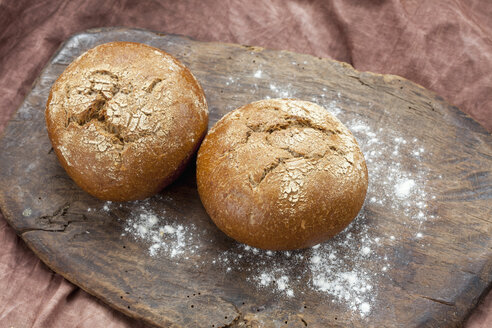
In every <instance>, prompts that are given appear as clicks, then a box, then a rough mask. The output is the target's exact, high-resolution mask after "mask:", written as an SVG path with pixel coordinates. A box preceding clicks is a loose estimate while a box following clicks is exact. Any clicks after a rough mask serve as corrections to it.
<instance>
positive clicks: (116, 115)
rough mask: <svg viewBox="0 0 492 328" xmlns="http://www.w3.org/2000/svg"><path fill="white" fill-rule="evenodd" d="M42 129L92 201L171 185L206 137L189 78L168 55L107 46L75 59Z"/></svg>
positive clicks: (203, 111)
mask: <svg viewBox="0 0 492 328" xmlns="http://www.w3.org/2000/svg"><path fill="white" fill-rule="evenodd" d="M46 124H47V128H48V134H49V137H50V139H51V142H52V145H53V149H54V151H55V154H56V155H57V157H58V159H59V160H60V163H61V165H62V166H63V168H64V169H65V170H66V171H67V173H68V174H69V176H70V177H71V178H72V179H73V180H74V181H75V182H76V183H77V184H78V185H79V186H80V187H81V188H82V189H84V190H85V191H87V192H88V193H90V194H92V195H93V196H95V197H97V198H100V199H104V200H111V201H128V200H136V199H143V198H146V197H149V196H151V195H152V194H155V193H157V192H158V191H160V190H161V189H162V188H164V187H165V186H166V185H168V184H170V183H171V182H172V181H173V180H174V179H175V178H176V177H177V176H178V175H179V174H180V173H181V171H182V170H183V169H184V167H185V166H186V163H187V162H188V161H189V159H190V158H191V157H192V155H193V153H194V152H195V151H196V149H197V148H198V146H199V144H200V142H201V140H202V138H203V136H204V135H205V133H206V131H207V125H208V109H207V103H206V99H205V95H204V92H203V89H202V87H201V86H200V84H199V83H198V81H197V80H196V78H195V77H194V76H193V74H192V73H191V72H190V71H189V69H188V68H186V67H185V66H184V65H183V64H182V63H181V62H179V61H178V60H177V59H176V58H174V57H173V56H171V55H169V54H168V53H166V52H164V51H162V50H160V49H157V48H154V47H151V46H148V45H145V44H140V43H132V42H111V43H106V44H102V45H99V46H97V47H95V48H92V49H90V50H89V51H87V52H86V53H84V54H82V55H81V56H80V57H78V58H77V59H75V60H74V61H73V62H72V63H71V64H70V65H69V66H68V67H67V68H66V69H65V71H64V72H63V73H62V74H61V75H60V76H59V78H58V79H57V80H56V81H55V83H54V85H53V87H52V88H51V91H50V94H49V98H48V101H47V105H46Z"/></svg>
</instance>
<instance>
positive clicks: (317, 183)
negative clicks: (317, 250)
mask: <svg viewBox="0 0 492 328" xmlns="http://www.w3.org/2000/svg"><path fill="white" fill-rule="evenodd" d="M367 182H368V180H367V167H366V163H365V160H364V156H363V154H362V153H361V151H360V149H359V146H358V145H357V142H356V140H355V138H354V137H353V135H352V134H351V133H350V131H349V130H348V129H347V128H346V127H345V126H344V125H343V124H342V123H341V122H340V121H339V120H338V119H337V118H335V117H334V116H333V115H331V114H330V113H329V112H328V111H326V110H325V109H323V108H321V107H319V106H318V105H315V104H313V103H310V102H306V101H300V100H293V99H272V100H261V101H257V102H254V103H251V104H249V105H246V106H243V107H240V108H238V109H236V110H234V111H232V112H230V113H228V114H227V115H226V116H224V117H223V118H222V119H221V120H219V121H218V122H217V124H216V125H215V126H214V127H213V128H212V130H211V131H210V132H209V133H208V135H207V136H206V137H205V139H204V141H203V143H202V145H201V146H200V149H199V151H198V158H197V185H198V192H199V194H200V198H201V200H202V203H203V205H204V206H205V209H206V210H207V213H208V214H209V215H210V217H211V218H212V220H213V221H214V222H215V223H216V225H217V226H218V227H219V228H220V229H221V230H222V231H224V232H225V233H226V234H227V235H229V236H230V237H232V238H234V239H236V240H238V241H240V242H242V243H245V244H248V245H251V246H254V247H258V248H264V249H272V250H286V249H296V248H304V247H309V246H313V245H315V244H318V243H320V242H322V241H324V240H326V239H328V238H330V237H332V236H334V235H335V234H337V233H338V232H340V231H341V230H343V229H344V228H345V227H346V226H347V225H348V224H349V223H350V222H351V221H352V220H353V218H354V217H355V216H356V215H357V213H358V212H359V210H360V208H361V207H362V204H363V202H364V198H365V195H366V191H367Z"/></svg>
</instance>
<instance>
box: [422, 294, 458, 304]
mask: <svg viewBox="0 0 492 328" xmlns="http://www.w3.org/2000/svg"><path fill="white" fill-rule="evenodd" d="M420 297H422V298H425V299H426V300H429V301H431V302H435V303H439V304H443V305H446V306H456V304H454V303H453V302H448V301H445V300H440V299H437V298H432V297H428V296H422V295H421V296H420Z"/></svg>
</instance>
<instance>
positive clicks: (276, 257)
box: [103, 63, 435, 317]
mask: <svg viewBox="0 0 492 328" xmlns="http://www.w3.org/2000/svg"><path fill="white" fill-rule="evenodd" d="M294 64H296V63H293V65H294ZM261 76H262V71H261V70H257V71H256V72H255V73H254V77H256V78H260V77H261ZM226 85H239V82H238V81H237V80H235V79H234V78H229V79H228V80H227V81H226ZM254 87H256V86H254ZM268 88H269V91H270V93H269V94H265V95H261V96H262V97H263V98H270V97H271V98H278V97H295V96H296V90H295V89H294V88H293V86H292V85H291V84H287V85H284V86H281V85H279V84H275V83H269V84H268ZM256 90H258V88H257V87H256ZM323 92H324V93H323V94H322V95H319V96H316V97H313V101H314V102H317V103H318V104H320V105H321V106H323V107H325V108H326V109H327V110H329V111H330V112H332V113H334V114H335V115H337V116H338V117H339V119H341V120H342V122H344V123H345V124H346V125H347V126H348V128H349V129H350V130H351V131H352V133H353V134H354V135H355V137H356V139H357V141H358V143H359V145H360V147H361V149H362V151H363V153H364V156H365V158H366V162H367V166H368V171H369V188H368V192H367V197H366V202H365V204H364V207H363V209H362V210H361V212H360V213H359V215H358V217H357V218H356V219H355V220H354V221H353V222H352V223H351V224H350V225H349V226H348V227H347V228H346V229H345V230H344V231H343V232H341V233H340V234H338V235H337V236H335V237H334V238H332V239H331V240H329V241H327V242H325V243H323V244H320V245H316V246H315V247H312V248H310V249H307V250H299V251H289V252H272V251H263V250H259V249H256V248H253V247H250V246H247V245H242V244H233V245H232V246H231V247H230V249H227V250H217V249H216V247H213V246H214V245H213V244H210V245H203V244H196V243H194V242H193V240H195V241H196V240H198V239H201V238H197V237H194V236H197V235H199V234H205V233H206V232H205V231H199V230H197V228H196V227H195V226H194V225H193V224H186V225H185V224H184V223H180V222H181V220H180V218H176V217H172V216H170V215H168V214H167V213H165V212H162V213H155V212H154V211H153V210H152V206H150V204H149V203H146V201H143V202H135V203H134V204H133V207H132V210H131V213H130V215H129V218H128V219H127V220H126V222H125V224H124V232H123V233H122V236H123V238H135V239H137V240H140V241H142V242H143V243H145V244H146V245H148V254H149V255H150V256H160V257H167V258H170V259H171V258H172V259H173V260H174V261H175V260H180V261H186V260H189V258H190V256H191V255H192V254H194V253H196V254H204V253H206V252H212V253H209V254H208V255H210V254H212V256H202V259H203V258H212V260H210V263H208V262H205V261H204V262H201V264H200V265H202V266H204V267H206V266H214V267H216V266H219V267H221V268H222V269H223V272H224V274H225V275H235V274H237V273H238V271H237V270H238V269H237V268H243V270H245V271H246V272H242V273H243V274H246V280H247V281H248V282H249V283H251V285H252V286H254V288H258V289H261V290H264V291H265V292H266V293H272V295H276V296H283V297H286V298H291V297H296V298H297V297H298V298H303V297H308V296H309V294H310V293H316V294H318V295H324V296H325V297H326V301H327V302H336V303H339V304H342V305H344V306H346V308H347V309H349V310H350V311H352V312H353V313H354V314H357V315H359V316H360V317H367V316H370V315H371V313H372V311H373V310H374V309H375V308H377V302H378V283H379V282H381V280H382V279H388V278H390V277H391V265H390V263H391V260H392V258H391V256H392V254H393V253H392V252H391V249H387V248H386V247H388V246H387V245H392V244H395V243H397V242H398V241H397V238H396V237H395V236H394V235H385V234H384V233H383V232H378V228H377V225H378V218H377V217H376V214H374V213H377V212H378V211H377V208H384V209H386V210H387V209H390V210H391V214H392V215H395V216H398V217H399V220H400V221H399V222H401V223H402V224H403V225H405V226H406V228H407V229H410V230H411V229H414V230H415V234H414V237H413V239H415V237H416V239H419V240H420V239H421V238H422V237H423V234H422V233H421V232H420V231H421V230H422V229H423V227H422V224H423V223H424V222H425V221H426V220H427V219H432V218H434V216H433V215H432V214H431V211H429V209H428V208H427V199H428V198H430V197H428V196H427V192H426V181H427V176H428V174H429V172H428V170H427V169H426V168H425V167H423V165H420V163H421V159H422V158H423V157H424V156H427V155H428V154H427V153H426V152H425V149H424V147H422V145H421V144H420V142H419V140H418V139H417V138H414V137H412V138H410V139H406V138H405V137H404V136H403V135H402V134H401V133H400V132H399V131H392V130H389V129H387V128H376V129H375V128H373V127H371V125H370V124H369V123H368V122H366V121H365V120H364V118H363V117H361V116H358V114H354V113H353V112H352V113H346V112H345V111H343V110H342V109H341V108H339V106H338V105H337V100H338V99H340V98H341V97H342V95H341V93H340V92H338V93H336V94H328V90H327V89H326V88H323ZM356 105H357V104H356ZM366 105H367V106H371V104H366ZM230 109H232V108H230ZM400 154H410V155H411V156H413V158H414V161H413V163H410V164H409V163H403V162H402V161H400V158H401V156H400ZM432 198H435V197H434V196H433V197H432ZM115 206H116V205H115V204H111V203H105V204H104V205H103V210H105V211H109V210H111V208H113V207H115ZM120 206H121V205H120ZM367 209H371V210H370V211H368V210H367ZM400 238H403V237H400V236H398V240H399V239H400ZM381 254H383V255H381ZM292 268H296V270H293V269H292ZM294 272H296V273H294ZM299 272H301V274H299Z"/></svg>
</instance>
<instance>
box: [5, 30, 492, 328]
mask: <svg viewBox="0 0 492 328" xmlns="http://www.w3.org/2000/svg"><path fill="white" fill-rule="evenodd" d="M115 40H124V41H135V42H143V43H147V44H150V45H152V46H154V47H158V48H161V49H163V50H165V51H167V52H169V53H171V54H173V55H174V56H176V57H177V58H179V59H180V60H182V61H183V62H184V63H185V64H186V65H187V66H188V67H189V68H190V69H191V70H192V72H193V73H194V74H195V76H196V77H197V78H198V80H199V81H200V82H201V84H202V86H203V87H204V90H205V93H206V96H207V100H208V103H209V109H210V126H212V125H213V124H214V123H215V122H216V121H217V120H218V119H219V118H220V117H222V116H223V115H224V114H225V113H227V112H228V111H230V110H232V109H234V108H236V107H238V106H240V105H243V104H246V103H250V102H252V101H255V100H259V99H263V98H268V97H271V98H273V97H296V98H301V99H304V100H309V101H313V102H316V103H318V104H320V105H322V106H324V107H325V108H327V109H328V110H330V111H332V112H334V113H336V114H337V116H338V117H339V118H340V119H341V120H342V121H343V122H344V123H346V124H347V126H348V127H349V128H350V129H351V130H352V131H353V132H354V135H355V136H356V138H357V139H358V140H359V143H360V144H361V148H362V149H363V151H364V153H365V155H366V159H367V161H368V166H369V175H370V188H369V192H368V196H367V200H366V204H365V206H364V208H363V210H362V212H361V214H360V216H359V217H358V218H357V219H356V220H355V222H354V223H353V224H352V225H351V226H350V227H349V228H347V230H345V231H344V232H342V233H341V234H340V235H338V236H337V237H336V238H335V239H333V240H330V241H328V242H327V243H325V244H323V245H321V246H320V247H318V248H315V249H309V250H302V251H296V252H289V253H285V252H275V253H267V252H264V251H258V250H254V249H253V250H252V249H249V248H247V247H244V246H242V245H239V244H237V243H235V242H234V241H232V240H230V239H229V238H227V237H226V236H225V235H224V234H222V233H221V232H220V231H219V230H217V229H216V228H215V226H214V225H213V224H212V223H211V221H210V219H209V218H208V216H207V215H206V213H205V211H204V209H203V207H202V205H201V203H200V200H199V198H198V195H197V191H196V187H195V182H194V167H190V168H189V169H188V170H187V171H186V172H185V174H184V175H183V176H182V177H181V178H180V179H179V180H178V181H177V182H176V183H174V184H173V185H172V186H170V187H169V188H167V189H166V190H164V191H163V192H162V193H161V194H160V195H157V196H155V197H153V198H151V199H149V200H147V201H145V202H133V203H123V204H114V203H113V204H109V203H104V202H102V201H99V200H97V199H94V198H92V197H90V196H89V195H87V194H86V193H84V192H83V191H81V190H80V189H79V188H78V187H77V186H76V185H75V184H74V183H73V182H72V181H71V179H70V178H69V177H68V176H67V175H66V173H65V172H64V170H63V169H62V168H61V167H60V165H59V163H58V161H57V159H56V157H55V155H54V153H53V151H52V149H51V145H50V142H49V140H48V137H47V133H46V127H45V123H44V106H45V102H46V99H47V96H48V92H49V89H50V87H51V85H52V83H53V82H54V80H55V79H56V78H57V76H58V75H59V74H60V73H61V72H62V71H63V70H64V68H65V67H66V66H67V65H68V64H69V63H70V62H71V61H72V60H73V59H74V58H76V57H77V56H78V55H80V54H81V53H82V52H84V51H86V50H87V49H89V48H92V47H94V46H96V45H98V44H101V43H105V42H109V41H115ZM0 154H1V155H0V156H1V161H0V189H1V191H0V205H1V209H2V212H3V214H4V215H5V217H6V219H7V220H8V222H9V223H10V224H11V225H12V226H13V227H14V229H15V230H16V231H17V233H18V234H19V235H20V236H21V237H22V238H23V239H24V240H25V241H26V243H27V244H28V245H29V247H30V248H31V249H32V250H33V251H34V252H35V253H36V254H37V255H38V256H39V257H40V258H41V259H42V260H43V262H45V263H46V264H47V265H48V266H49V267H50V268H51V269H53V270H54V271H56V272H58V273H60V274H61V275H63V276H64V277H65V278H67V279H68V280H70V281H71V282H73V283H74V284H76V285H78V286H80V287H81V288H83V289H84V290H86V291H87V292H89V293H90V294H93V295H95V296H96V297H98V298H100V299H101V300H103V301H104V302H106V303H108V304H109V305H110V306H112V307H114V308H116V309H118V310H120V311H121V312H124V313H126V314H127V315H129V316H132V317H134V318H139V319H142V320H145V321H146V322H148V323H151V324H154V325H156V326H160V327H169V326H172V327H223V326H227V327H246V326H251V327H284V326H285V327H306V326H308V327H328V326H334V327H336V326H339V327H347V326H354V327H368V326H369V327H397V326H398V327H415V326H422V327H453V326H460V325H461V324H462V323H463V321H464V320H465V319H466V317H467V315H468V314H469V313H470V311H471V310H472V309H473V308H474V307H475V306H476V304H477V302H478V300H479V299H480V297H481V296H482V295H484V294H485V293H486V291H487V290H488V288H489V287H490V283H491V281H492V250H491V246H492V241H491V227H492V215H491V214H492V210H491V203H492V177H491V168H492V137H491V136H490V135H489V134H488V133H487V132H486V131H485V130H484V129H483V128H481V127H480V126H479V125H478V124H477V123H476V122H474V121H473V120H472V119H470V118H469V117H467V116H466V115H465V114H463V113H462V112H460V111H459V110H458V108H456V107H453V106H451V105H449V104H447V103H446V102H445V101H444V100H443V99H442V98H441V97H439V96H437V95H435V94H433V93H432V92H430V91H427V90H425V89H424V88H422V87H420V86H418V85H416V84H414V83H412V82H410V81H407V80H405V79H403V78H400V77H397V76H391V75H378V74H372V73H362V72H358V71H355V70H354V69H353V68H352V67H351V66H350V65H347V64H344V63H340V62H336V61H333V60H329V59H323V58H316V57H312V56H309V55H302V54H296V53H291V52H287V51H274V50H266V49H262V48H257V47H251V46H240V45H234V44H222V43H204V42H197V41H193V40H190V39H188V38H186V37H182V36H175V35H163V34H160V33H153V32H149V31H143V30H134V29H121V28H116V29H96V30H90V31H87V32H85V33H81V34H78V35H75V36H73V37H71V38H70V39H69V40H68V41H66V42H65V43H64V44H63V46H62V47H61V48H60V50H59V51H58V52H57V53H56V55H55V56H54V57H53V58H52V60H51V61H50V63H49V64H48V65H47V67H46V68H45V69H44V71H43V72H42V74H41V75H40V77H39V78H38V79H37V81H36V83H35V84H34V87H33V89H32V91H31V93H30V94H29V95H28V96H27V98H26V100H25V101H24V103H23V104H22V106H21V107H20V109H19V110H18V112H17V113H16V115H15V116H14V118H13V119H12V121H11V122H10V124H9V125H8V127H7V128H6V130H5V134H4V136H3V138H2V139H1V142H0ZM149 216H150V217H155V218H157V222H150V223H149ZM154 221H155V220H154ZM142 227H143V228H142ZM157 228H160V229H161V230H156V229H157ZM142 229H143V230H142ZM152 236H154V237H155V238H157V239H155V240H152V239H151V237H152ZM156 243H157V244H159V246H155V244H156ZM152 247H154V248H153V249H152ZM154 253H155V254H154Z"/></svg>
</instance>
